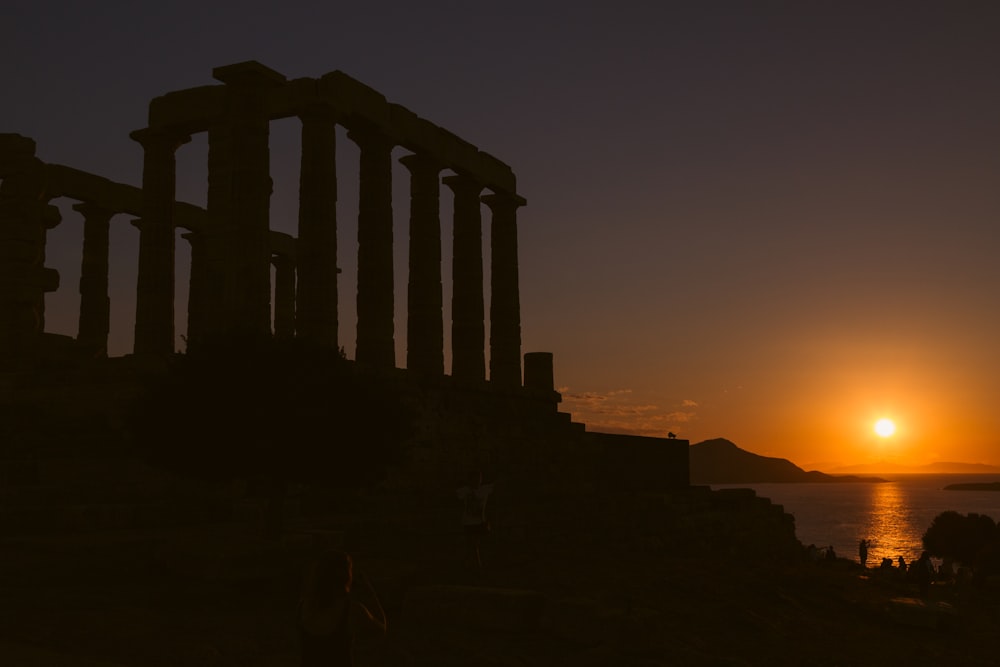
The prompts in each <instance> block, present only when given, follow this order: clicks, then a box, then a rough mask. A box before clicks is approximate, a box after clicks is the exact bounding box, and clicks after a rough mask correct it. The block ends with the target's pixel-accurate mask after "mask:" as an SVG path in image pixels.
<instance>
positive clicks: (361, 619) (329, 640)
mask: <svg viewBox="0 0 1000 667" xmlns="http://www.w3.org/2000/svg"><path fill="white" fill-rule="evenodd" d="M361 581H362V582H363V583H364V584H365V588H366V589H367V591H368V593H369V596H370V598H371V602H372V607H373V608H374V612H373V611H372V609H370V608H369V607H368V606H367V605H365V604H364V603H362V602H361V601H359V600H358V599H357V598H356V596H355V595H354V594H353V593H352V584H353V583H354V563H353V560H352V558H351V556H350V555H349V554H347V553H346V552H343V551H340V550H338V549H327V550H324V551H323V552H322V553H321V554H320V555H319V557H318V558H317V559H316V560H315V561H314V562H313V563H312V564H311V566H310V567H309V568H308V569H307V571H306V575H305V577H304V581H303V590H302V597H301V600H300V602H299V610H298V618H297V620H298V630H299V645H300V654H301V663H300V664H301V667H320V666H322V667H334V666H337V667H340V666H343V667H351V666H352V665H354V638H355V636H356V635H357V634H359V633H361V632H364V631H369V632H374V633H376V634H381V635H385V633H386V627H387V623H386V616H385V610H384V609H382V604H381V603H380V602H379V599H378V595H377V594H376V593H375V589H374V587H372V585H371V582H370V581H368V578H367V577H365V576H364V575H362V576H361Z"/></svg>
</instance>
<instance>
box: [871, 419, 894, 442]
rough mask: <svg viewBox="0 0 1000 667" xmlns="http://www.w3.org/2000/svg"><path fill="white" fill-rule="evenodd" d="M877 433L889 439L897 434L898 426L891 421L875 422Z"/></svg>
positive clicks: (881, 420)
mask: <svg viewBox="0 0 1000 667" xmlns="http://www.w3.org/2000/svg"><path fill="white" fill-rule="evenodd" d="M875 432H876V433H878V434H879V435H880V436H881V437H883V438H888V437H889V436H890V435H892V434H893V433H895V432H896V425H895V424H894V423H893V422H892V420H891V419H879V420H878V421H877V422H875Z"/></svg>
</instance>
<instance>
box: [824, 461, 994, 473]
mask: <svg viewBox="0 0 1000 667" xmlns="http://www.w3.org/2000/svg"><path fill="white" fill-rule="evenodd" d="M830 472H831V473H836V474H840V473H861V474H873V473H874V474H888V473H917V474H919V473H922V474H938V475H945V474H952V475H954V474H962V475H965V474H975V473H994V472H995V473H1000V467H997V466H990V465H986V464H984V463H958V462H955V461H938V462H936V463H928V464H927V465H921V466H911V465H906V464H900V463H890V462H888V461H879V462H877V463H863V464H860V465H853V466H841V467H839V468H833V469H831V470H830Z"/></svg>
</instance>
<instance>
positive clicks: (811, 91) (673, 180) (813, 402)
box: [0, 0, 1000, 470]
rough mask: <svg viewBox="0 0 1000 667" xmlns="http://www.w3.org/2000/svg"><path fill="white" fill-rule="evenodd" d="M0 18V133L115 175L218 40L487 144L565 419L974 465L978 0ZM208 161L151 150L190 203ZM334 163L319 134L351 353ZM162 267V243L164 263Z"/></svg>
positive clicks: (122, 248) (207, 9) (989, 317)
mask: <svg viewBox="0 0 1000 667" xmlns="http://www.w3.org/2000/svg"><path fill="white" fill-rule="evenodd" d="M0 26H2V28H0V30H2V32H3V38H2V40H0V56H2V57H0V81H2V82H3V95H2V97H0V99H2V100H3V101H2V104H0V132H13V133H18V134H22V135H25V136H29V137H31V138H33V139H35V141H36V142H37V144H38V156H39V157H40V158H41V159H43V160H45V161H47V162H53V163H58V164H64V165H68V166H71V167H75V168H78V169H83V170H86V171H91V172H94V173H97V174H99V175H101V176H104V177H107V178H110V179H112V180H116V181H120V182H124V183H130V184H133V185H138V184H139V183H140V182H141V180H140V179H141V169H142V153H141V149H140V147H139V145H138V144H137V143H135V142H134V141H132V140H131V139H129V136H128V134H129V132H130V131H132V130H135V129H138V128H141V127H143V126H145V124H146V123H145V121H146V112H147V108H148V103H149V101H150V100H151V99H152V98H153V97H156V96H158V95H162V94H164V93H167V92H170V91H173V90H180V89H184V88H190V87H195V86H202V85H212V84H214V83H216V82H215V81H214V80H213V79H212V69H213V68H215V67H219V66H222V65H228V64H232V63H237V62H242V61H246V60H256V61H259V62H261V63H263V64H264V65H267V66H268V67H270V68H272V69H274V70H277V71H278V72H280V73H282V74H284V75H285V76H287V77H288V78H289V79H292V78H298V77H318V76H321V75H322V74H324V73H326V72H330V71H333V70H341V71H343V72H345V73H346V74H348V75H350V76H351V77H353V78H355V79H358V80H359V81H361V82H363V83H365V84H367V85H369V86H371V87H373V88H375V89H376V90H378V91H379V92H381V93H382V94H383V95H385V96H386V98H388V99H389V100H390V101H392V102H396V103H399V104H402V105H403V106H405V107H407V108H409V109H410V110H412V111H413V112H415V113H416V114H418V115H419V116H422V117H423V118H426V119H428V120H431V121H432V122H434V123H436V124H438V125H441V126H443V127H445V128H447V129H449V130H450V131H452V132H454V133H455V134H457V135H458V136H460V137H462V138H464V139H465V140H467V141H469V142H471V143H473V144H475V145H477V146H478V147H480V149H482V150H484V151H486V152H488V153H491V154H492V155H494V156H496V157H497V158H499V159H500V160H502V161H504V162H505V163H507V164H508V165H510V166H511V167H512V169H513V170H514V172H515V174H516V175H517V179H518V180H517V182H518V190H519V192H520V194H521V195H522V196H524V197H525V198H526V199H527V206H525V207H524V208H522V209H520V210H519V212H518V227H519V244H520V289H521V321H522V341H523V343H522V351H523V352H533V351H547V352H552V353H553V354H554V366H555V378H556V385H557V388H558V390H559V391H560V393H561V394H562V403H561V406H560V409H561V410H562V411H564V412H570V413H571V414H572V415H573V419H574V421H578V422H583V423H585V424H587V428H588V430H591V431H605V432H624V433H634V434H640V435H653V436H665V435H666V434H667V433H668V432H673V433H676V434H677V436H678V437H680V438H686V439H688V440H690V441H691V442H692V443H695V442H699V441H702V440H706V439H710V438H717V437H723V438H727V439H729V440H732V441H733V442H735V443H736V444H737V445H739V446H740V447H742V448H744V449H747V450H750V451H753V452H755V453H758V454H762V455H766V456H777V457H782V458H788V459H790V460H792V461H793V462H795V463H797V464H798V465H801V466H803V467H807V468H810V469H812V468H818V469H826V470H830V469H834V468H836V466H838V465H848V464H858V463H869V462H873V461H880V460H886V461H895V462H902V463H909V464H921V463H927V462H931V461H967V462H979V463H989V464H994V465H1000V409H998V408H1000V345H998V341H1000V307H998V306H1000V298H998V294H1000V292H998V288H1000V261H997V260H996V255H997V250H998V246H1000V234H998V233H997V231H996V230H997V226H998V223H1000V187H998V181H1000V76H998V72H1000V40H998V39H997V38H996V35H998V34H1000V5H998V4H997V3H995V2H993V1H992V0H983V1H979V2H966V1H961V0H956V1H949V2H923V1H920V0H913V1H908V2H880V1H878V0H873V1H868V2H851V1H847V0H842V1H837V2H824V1H818V0H817V1H808V2H804V1H801V0H791V1H787V2H783V1H766V0H754V1H750V0H747V1H743V2H737V1H724V0H704V1H694V0H691V1H688V2H669V1H665V2H661V3H648V2H613V3H612V2H589V1H586V0H581V1H577V2H572V3H569V2H558V3H557V2H544V1H542V0H536V1H534V2H521V1H519V0H510V1H508V2H503V3H492V2H491V3H481V2H472V1H467V2H461V3H460V2H435V1H433V0H429V1H424V2H411V1H407V2H365V3H338V2H330V1H329V0H327V1H325V2H295V1H293V0H286V1H284V2H280V3H279V2H273V3H272V2H255V1H253V0H243V1H241V2H230V1H228V0H220V1H212V0H203V1H202V2H198V3H194V2H188V1H187V0H176V1H172V2H169V3H163V4H161V5H159V6H154V5H153V4H152V3H145V2H143V3H136V2H125V1H119V0H102V1H101V2H92V1H89V2H82V1H81V2H70V1H68V0H65V1H63V2H50V1H46V0H30V1H28V0H24V1H22V0H7V1H6V2H4V3H3V5H2V8H0ZM297 123H298V121H297V120H295V119H290V120H284V121H280V122H276V123H273V124H272V128H271V161H272V166H271V170H272V177H273V178H274V180H275V192H274V195H273V197H272V202H271V221H272V222H271V224H272V228H275V229H280V230H282V231H289V232H292V233H293V232H294V220H295V215H296V213H295V211H296V208H295V207H296V188H297V185H296V183H297V172H298V164H297V160H298V150H299V147H298V143H297V141H298V140H297V136H298V135H297V132H298V125H297ZM399 150H400V151H401V149H399ZM403 154H405V152H400V153H399V156H402V155H403ZM206 155H207V148H206V142H205V139H204V136H203V135H198V136H196V137H195V138H194V140H193V141H192V142H191V144H189V145H187V146H185V147H183V148H182V149H181V150H180V151H179V152H178V197H179V198H180V199H182V200H185V201H190V202H192V203H196V204H204V199H205V189H206V185H205V180H204V179H205V167H204V164H205V159H206V157H205V156H206ZM356 160H357V150H356V148H355V147H354V146H353V144H351V142H350V141H348V140H347V139H346V138H342V140H340V141H339V144H338V171H339V189H340V210H339V211H338V216H339V225H340V227H339V234H340V257H339V259H338V262H339V263H340V265H341V268H342V269H343V270H344V273H343V275H342V280H341V284H340V300H341V304H342V312H341V322H342V326H341V344H343V345H344V346H345V348H346V349H347V351H348V355H349V356H351V355H352V354H353V335H354V334H353V329H352V326H353V325H352V321H353V320H352V319H351V318H352V317H353V315H351V314H349V313H345V312H344V309H345V307H346V306H347V305H350V304H353V294H354V293H353V290H354V285H353V274H352V271H353V268H352V267H353V265H352V262H353V259H354V258H353V253H354V252H355V249H356V243H355V241H354V239H355V238H356V224H355V223H356V213H354V214H353V215H352V213H351V206H352V204H353V203H355V201H356V183H355V182H354V181H352V179H354V180H355V181H356V172H354V173H355V175H354V176H352V175H351V172H350V169H352V168H353V169H356V165H355V164H353V163H355V162H356ZM405 174H406V172H405V170H404V169H403V168H402V166H401V165H400V166H398V167H397V168H396V169H395V171H394V174H393V176H394V192H396V193H397V194H396V196H395V197H394V203H393V206H394V212H395V220H396V231H395V234H396V254H397V264H396V278H397V283H396V284H397V290H396V295H397V297H396V300H397V317H396V331H397V359H398V360H402V359H405V294H406V291H405V272H406V270H405V261H406V260H405V256H406V254H405V246H406V218H407V206H408V204H407V199H406V197H407V190H406V187H407V181H406V175H405ZM449 196H450V195H448V193H447V191H445V193H444V194H443V195H442V224H443V233H444V234H446V235H447V234H450V220H449V219H448V216H449V215H450V208H449V207H450V202H449V201H448V197H449ZM352 197H353V198H354V199H353V200H352ZM53 203H55V204H57V205H58V206H59V207H60V209H61V210H62V211H63V222H62V223H61V224H60V225H59V226H57V227H56V228H54V229H53V230H51V231H50V232H49V245H48V250H47V260H46V261H47V266H50V267H52V268H55V269H57V270H58V271H59V272H60V274H61V278H62V284H61V287H60V289H59V290H58V291H57V292H55V293H53V294H50V295H48V297H47V301H46V330H47V331H51V332H53V333H61V334H67V335H74V334H75V329H76V313H77V308H78V303H79V296H78V294H76V285H77V281H78V278H79V260H80V243H81V239H82V220H81V218H80V216H79V214H77V213H75V212H74V211H73V210H72V209H71V205H72V204H73V203H74V202H72V201H69V200H55V201H54V202H53ZM485 218H486V223H487V224H486V225H484V228H485V229H484V233H485V234H486V235H487V236H488V216H485ZM352 225H354V226H353V227H352ZM112 228H113V229H112V267H111V281H112V290H111V298H112V320H113V321H112V334H111V339H110V345H111V353H112V354H125V353H127V352H130V351H131V341H132V330H131V321H132V320H131V318H132V314H133V312H134V300H135V294H134V287H135V279H134V275H135V261H136V254H135V253H136V251H135V248H136V247H137V245H136V244H137V234H136V232H135V229H134V228H133V227H132V226H131V225H129V218H128V216H116V218H114V220H113V221H112ZM445 238H448V237H447V236H446V237H445ZM446 245H447V243H446ZM444 255H445V259H444V262H445V266H444V267H443V270H444V271H445V276H447V275H449V273H448V271H449V262H450V251H449V250H448V248H447V247H446V248H445V249H444ZM185 261H187V260H186V258H185V248H184V244H183V243H179V244H178V275H179V276H180V277H181V278H179V280H181V279H183V276H184V275H185V274H184V272H185V270H186V269H185V267H184V262H185ZM487 266H488V265H487ZM446 282H447V281H446ZM447 289H448V287H446V290H447ZM487 295H488V286H487ZM185 298H186V295H185V294H184V288H183V287H179V289H178V322H179V324H182V323H183V321H184V308H185ZM446 298H447V294H446ZM446 328H447V327H446ZM178 333H179V334H180V333H182V331H179V332H178ZM399 363H400V364H401V363H402V362H401V361H400V362H399ZM880 418H889V419H892V420H893V421H894V422H895V424H896V431H895V433H894V434H893V435H892V436H890V437H887V438H882V437H880V436H878V435H876V433H875V432H874V430H873V425H874V423H875V422H876V420H878V419H880Z"/></svg>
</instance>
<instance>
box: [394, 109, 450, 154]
mask: <svg viewBox="0 0 1000 667" xmlns="http://www.w3.org/2000/svg"><path fill="white" fill-rule="evenodd" d="M389 121H390V123H391V124H392V132H393V133H394V134H395V135H396V137H397V143H398V144H399V145H400V146H403V147H404V148H406V149H407V150H409V151H412V152H414V153H421V154H423V155H426V156H428V157H430V158H432V159H434V160H435V161H436V162H441V163H443V162H444V159H443V156H442V155H441V151H440V150H439V149H438V145H437V144H438V142H439V139H438V127H437V125H435V124H434V123H432V122H430V121H429V120H425V119H423V118H421V117H420V116H418V115H417V114H415V113H413V112H412V111H410V110H409V109H407V108H406V107H404V106H402V105H399V104H390V105H389Z"/></svg>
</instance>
